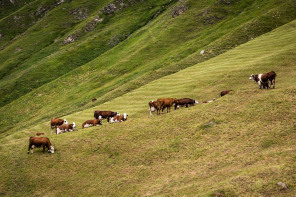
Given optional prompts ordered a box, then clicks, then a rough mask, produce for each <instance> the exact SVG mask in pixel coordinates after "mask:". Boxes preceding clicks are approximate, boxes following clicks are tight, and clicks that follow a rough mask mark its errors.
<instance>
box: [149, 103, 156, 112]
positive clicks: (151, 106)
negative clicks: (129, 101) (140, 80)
mask: <svg viewBox="0 0 296 197" xmlns="http://www.w3.org/2000/svg"><path fill="white" fill-rule="evenodd" d="M153 103H154V101H150V102H149V108H150V111H151V112H154V111H155V107H154V104H153Z"/></svg>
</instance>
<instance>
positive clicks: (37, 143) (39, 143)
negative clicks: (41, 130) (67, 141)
mask: <svg viewBox="0 0 296 197" xmlns="http://www.w3.org/2000/svg"><path fill="white" fill-rule="evenodd" d="M35 147H37V148H39V147H42V148H43V154H44V152H45V147H46V148H47V149H48V152H50V153H54V147H53V146H52V145H51V143H50V141H49V139H48V138H47V137H30V139H29V148H28V154H29V153H30V150H31V153H32V154H33V150H34V148H35Z"/></svg>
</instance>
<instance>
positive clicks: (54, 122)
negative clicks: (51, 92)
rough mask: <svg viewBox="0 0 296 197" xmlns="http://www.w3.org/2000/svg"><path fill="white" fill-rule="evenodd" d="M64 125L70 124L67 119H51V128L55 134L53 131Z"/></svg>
mask: <svg viewBox="0 0 296 197" xmlns="http://www.w3.org/2000/svg"><path fill="white" fill-rule="evenodd" d="M63 124H68V122H67V120H66V119H64V120H63V119H59V118H54V119H51V121H50V126H51V133H52V132H53V129H54V128H56V129H57V127H58V126H60V125H63Z"/></svg>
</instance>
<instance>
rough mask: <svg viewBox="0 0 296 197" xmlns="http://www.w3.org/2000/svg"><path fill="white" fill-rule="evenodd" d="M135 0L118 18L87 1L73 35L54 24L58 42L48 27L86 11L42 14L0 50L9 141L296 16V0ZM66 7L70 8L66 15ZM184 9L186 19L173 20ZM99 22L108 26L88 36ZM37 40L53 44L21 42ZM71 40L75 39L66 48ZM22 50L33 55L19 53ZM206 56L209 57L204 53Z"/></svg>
mask: <svg viewBox="0 0 296 197" xmlns="http://www.w3.org/2000/svg"><path fill="white" fill-rule="evenodd" d="M132 2H134V3H132V4H131V5H129V6H126V7H124V8H122V9H120V10H117V11H116V12H114V13H104V12H100V13H98V11H99V10H102V8H103V5H104V6H105V4H104V3H102V4H95V3H94V2H92V1H89V3H88V4H87V5H84V6H90V7H91V9H90V11H89V14H87V15H88V17H86V18H85V20H82V19H81V22H76V23H74V24H73V27H74V28H73V27H69V29H71V31H69V32H67V33H66V31H67V30H68V29H64V30H63V31H62V33H61V32H59V31H57V32H56V28H55V26H52V27H51V26H50V24H49V25H48V28H52V31H54V32H53V33H52V34H51V35H53V36H52V37H50V38H48V37H46V38H44V36H43V35H44V32H48V31H47V30H46V28H45V27H44V26H45V24H46V23H44V22H43V21H53V22H52V23H58V24H57V26H59V23H62V22H60V20H54V19H56V16H59V17H60V18H63V17H72V18H73V17H74V19H75V17H76V16H73V15H71V14H70V16H68V15H69V13H72V12H69V10H73V9H74V10H76V9H78V8H79V9H81V4H79V3H81V2H79V1H73V2H70V3H65V4H63V5H61V6H58V7H57V8H55V9H53V10H52V11H51V12H49V13H48V14H47V15H46V16H44V18H43V19H42V20H40V22H39V23H38V24H36V25H37V26H33V27H32V28H31V29H30V30H29V32H28V35H27V36H25V37H24V38H23V39H20V40H18V41H16V42H14V43H12V44H11V45H9V46H8V47H6V48H5V49H3V50H2V51H0V55H1V57H4V59H3V62H2V64H1V68H2V71H3V72H2V74H3V77H2V79H1V81H0V85H1V100H2V101H1V103H2V104H1V105H2V106H3V107H1V109H0V113H1V114H2V121H1V125H0V129H1V131H2V133H4V132H5V133H4V135H8V134H10V133H13V132H15V131H17V130H19V129H20V128H23V127H24V126H26V125H28V124H35V123H37V122H40V121H45V120H46V121H48V120H49V119H50V118H52V117H57V116H62V115H66V114H70V113H73V112H77V111H81V110H83V109H87V108H90V107H92V106H94V105H98V104H101V103H104V102H106V101H109V100H112V99H114V98H116V97H118V96H121V95H124V94H125V93H128V92H130V91H132V90H134V89H137V88H139V87H141V86H143V85H145V84H147V83H149V82H151V81H153V80H155V79H158V78H161V77H163V76H166V75H169V74H172V73H175V72H177V71H179V70H182V69H184V68H186V67H189V66H192V65H194V64H196V63H199V62H202V61H205V60H207V59H210V58H212V57H215V56H217V55H219V54H222V53H224V52H225V51H227V50H229V49H231V48H233V47H235V46H238V45H240V44H242V43H245V42H247V41H249V40H252V39H254V38H255V37H257V36H259V35H261V34H264V33H266V32H269V31H270V30H272V29H274V28H276V27H278V26H281V25H283V24H285V23H287V22H289V21H291V20H293V19H295V17H296V16H295V13H296V10H295V9H296V8H295V1H293V0H290V1H247V0H244V1H229V3H228V2H225V1H216V0H215V1H214V0H212V1H186V2H185V3H184V1H181V2H179V1H178V2H174V1H166V0H164V1H144V2H142V1H139V2H138V1H132ZM105 3H107V2H105ZM64 5H67V6H72V7H71V9H70V8H68V7H67V11H66V12H64V11H63V10H64V8H65V7H63V6H64ZM184 7H185V8H186V9H185V8H184ZM105 8H106V7H105ZM183 8H184V10H183V11H185V12H184V13H182V14H181V15H179V16H177V15H173V13H174V11H176V10H177V11H180V12H182V9H183ZM82 10H84V9H82ZM103 10H104V9H103ZM61 13H63V14H64V15H62V14H61ZM65 13H66V14H65ZM78 13H80V12H78ZM82 13H84V12H82ZM143 13H145V14H143ZM82 15H83V14H82ZM83 16H84V15H83ZM98 17H99V19H102V18H103V21H102V22H101V23H98V24H97V26H95V28H94V29H93V30H92V31H90V32H85V28H86V27H87V26H88V24H90V23H92V21H93V20H95V19H98ZM74 19H73V20H74ZM76 20H77V19H76ZM61 21H62V20H61ZM75 24H77V25H75ZM36 29H37V30H38V31H36V35H35V33H34V34H33V32H35V30H36ZM31 30H32V31H33V30H34V31H33V32H30V31H31ZM37 35H39V36H40V39H49V40H47V41H46V42H42V43H41V44H40V45H39V44H36V43H35V42H32V44H31V45H26V44H24V43H31V40H33V39H35V38H36V36H37ZM69 36H72V37H75V39H76V41H75V42H73V43H71V44H65V43H64V40H65V39H66V38H68V37H69ZM34 43H35V45H36V46H38V47H33V46H32V45H34ZM43 44H44V45H43ZM18 45H24V46H27V47H28V49H27V50H22V51H21V53H19V55H15V52H14V51H15V50H16V49H17V48H16V47H17V46H18ZM201 50H205V53H204V54H200V51H201ZM35 52H36V53H35ZM12 68H13V69H12ZM93 97H96V98H98V101H97V102H96V103H92V102H91V98H93ZM11 122H13V124H11Z"/></svg>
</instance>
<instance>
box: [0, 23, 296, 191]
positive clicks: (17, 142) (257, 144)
mask: <svg viewBox="0 0 296 197" xmlns="http://www.w3.org/2000/svg"><path fill="white" fill-rule="evenodd" d="M295 35H296V20H294V21H293V22H291V23H289V24H287V25H284V26H282V27H280V28H277V29H276V30H274V31H272V32H270V33H267V34H265V35H263V36H260V37H258V38H255V39H253V40H252V41H250V42H248V43H246V44H243V45H241V46H238V47H236V48H235V49H233V50H230V51H228V52H226V53H224V54H222V55H219V56H218V57H216V58H212V59H211V60H208V61H205V62H203V63H199V64H196V65H194V66H192V67H190V68H187V69H184V70H182V71H180V72H177V73H175V74H172V75H169V76H166V77H163V78H161V79H158V80H155V81H153V82H152V83H149V84H147V85H144V86H142V87H141V88H139V89H137V90H134V91H132V92H130V93H127V94H125V95H123V96H121V97H118V98H116V99H114V100H112V101H109V102H106V103H104V104H102V105H98V106H96V107H94V108H91V109H87V110H84V111H81V112H77V113H74V114H71V115H68V116H65V117H63V118H67V120H68V121H69V122H72V121H75V122H76V124H77V125H80V124H81V123H82V122H83V121H84V120H87V119H92V117H93V111H94V110H95V109H110V110H116V111H119V112H120V113H124V112H127V113H128V114H129V117H128V120H127V121H126V122H123V123H121V124H110V125H107V124H106V122H103V124H104V125H102V126H100V127H97V128H88V129H84V130H82V129H80V128H79V127H78V129H79V130H78V131H75V132H71V133H65V134H62V135H51V134H50V128H49V124H48V121H44V122H42V123H39V124H38V125H34V126H31V127H30V128H28V129H22V130H20V131H18V132H17V133H14V134H13V135H10V136H8V137H5V138H2V139H1V145H0V148H1V152H0V154H1V158H2V159H1V161H0V163H1V166H5V167H3V168H2V172H3V176H1V178H0V180H1V181H0V188H1V194H3V195H6V196H16V195H38V196H39V195H40V196H44V195H49V196H60V195H65V196H68V195H69V196H73V195H74V196H75V195H88V196H181V195H182V196H294V194H295V192H296V189H295V188H296V179H295V176H296V168H295V165H294V163H295V158H296V152H295V150H296V143H295V142H296V133H295V124H294V123H295V120H296V115H295V114H296V113H295V109H296V108H295V107H296V105H295V96H296V92H295V84H296V78H295V77H294V76H295V74H296V70H295V67H296V65H295V62H296V56H295V49H296V36H295ZM270 70H274V71H275V72H276V73H277V75H278V76H277V79H276V88H275V89H269V90H266V89H265V90H259V89H258V85H257V84H255V83H253V82H251V81H249V80H248V78H249V76H250V74H251V73H260V72H264V71H270ZM226 89H234V94H231V95H226V96H224V97H221V98H217V96H218V94H219V92H220V91H221V90H226ZM159 97H178V98H180V97H191V98H196V99H198V101H203V100H209V99H211V98H213V97H216V98H217V100H216V101H214V102H213V103H208V104H198V105H196V106H194V107H190V108H183V109H179V110H177V111H172V112H171V113H169V114H165V113H163V114H161V115H159V116H157V115H153V116H150V115H149V112H148V106H147V104H148V101H149V100H152V99H153V100H155V99H157V98H159ZM37 131H38V132H39V131H43V132H45V133H46V135H47V136H48V137H50V139H51V141H52V143H53V144H54V145H55V148H56V152H55V154H53V155H47V154H46V155H42V152H41V150H36V151H35V153H34V154H33V155H27V154H26V151H27V145H28V141H27V140H28V137H29V136H30V135H34V132H37ZM40 166H42V167H40ZM41 177H42V178H41ZM26 180H30V181H26ZM279 182H283V183H285V184H286V185H287V188H286V189H283V188H282V187H281V186H279V185H278V184H277V183H279Z"/></svg>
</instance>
